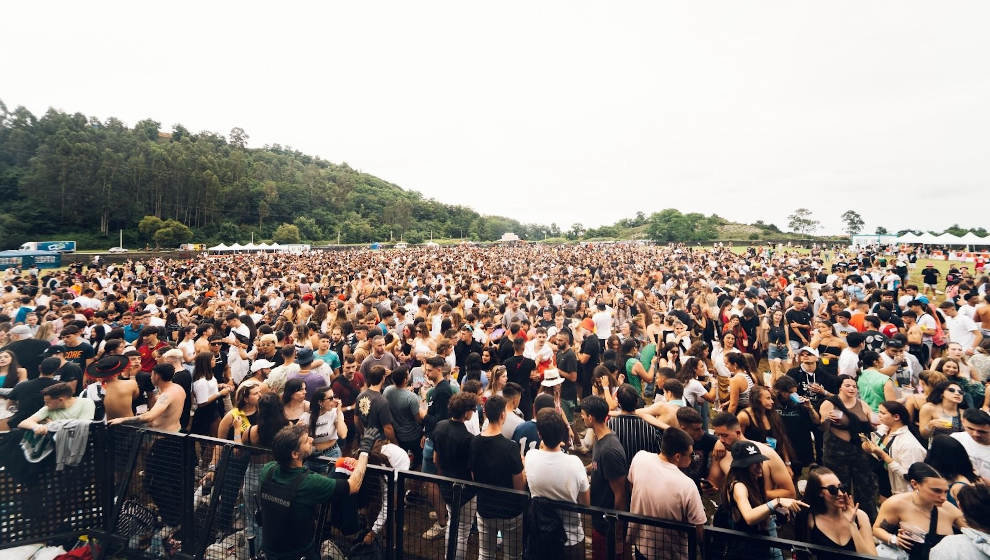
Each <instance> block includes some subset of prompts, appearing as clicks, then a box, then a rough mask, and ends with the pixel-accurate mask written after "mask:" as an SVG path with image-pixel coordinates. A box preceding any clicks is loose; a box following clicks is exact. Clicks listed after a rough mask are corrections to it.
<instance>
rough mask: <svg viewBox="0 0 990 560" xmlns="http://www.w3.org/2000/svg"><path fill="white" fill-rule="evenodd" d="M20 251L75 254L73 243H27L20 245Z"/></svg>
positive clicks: (74, 244) (74, 243)
mask: <svg viewBox="0 0 990 560" xmlns="http://www.w3.org/2000/svg"><path fill="white" fill-rule="evenodd" d="M21 250H22V251H54V252H56V253H75V252H76V242H75V241H28V242H27V243H25V244H23V245H21Z"/></svg>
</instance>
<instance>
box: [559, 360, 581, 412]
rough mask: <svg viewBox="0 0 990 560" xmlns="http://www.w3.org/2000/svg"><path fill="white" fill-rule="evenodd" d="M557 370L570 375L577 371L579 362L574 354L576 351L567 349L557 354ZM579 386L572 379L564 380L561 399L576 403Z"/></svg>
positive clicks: (561, 386)
mask: <svg viewBox="0 0 990 560" xmlns="http://www.w3.org/2000/svg"><path fill="white" fill-rule="evenodd" d="M557 369H558V370H560V371H566V372H569V373H573V372H576V371H577V369H578V361H577V356H576V355H575V354H574V350H571V349H570V348H565V349H563V350H562V351H560V352H557ZM577 386H578V384H577V383H575V382H573V381H571V380H570V379H564V382H563V383H561V385H560V398H561V399H562V400H565V401H576V400H577Z"/></svg>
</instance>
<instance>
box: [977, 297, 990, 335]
mask: <svg viewBox="0 0 990 560" xmlns="http://www.w3.org/2000/svg"><path fill="white" fill-rule="evenodd" d="M973 320H974V321H976V322H977V323H979V324H980V330H981V332H982V333H983V336H984V337H987V336H990V294H984V295H983V303H982V304H981V305H977V306H976V310H975V311H973Z"/></svg>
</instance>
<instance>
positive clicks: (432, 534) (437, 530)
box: [423, 523, 447, 541]
mask: <svg viewBox="0 0 990 560" xmlns="http://www.w3.org/2000/svg"><path fill="white" fill-rule="evenodd" d="M446 531H447V526H446V525H441V524H440V523H434V524H433V526H432V527H430V528H429V529H427V530H426V532H425V533H423V538H424V539H426V540H428V541H432V540H433V539H437V538H440V537H442V536H443V534H444V533H445V532H446Z"/></svg>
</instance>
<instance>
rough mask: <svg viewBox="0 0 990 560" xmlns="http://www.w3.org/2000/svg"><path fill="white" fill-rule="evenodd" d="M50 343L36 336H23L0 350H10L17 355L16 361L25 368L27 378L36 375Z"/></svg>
mask: <svg viewBox="0 0 990 560" xmlns="http://www.w3.org/2000/svg"><path fill="white" fill-rule="evenodd" d="M51 347H52V345H51V344H49V343H47V342H45V341H44V340H38V339H37V338H25V339H24V340H17V341H14V342H11V343H10V344H8V345H6V346H4V347H3V348H0V350H10V351H11V352H13V353H14V355H15V356H17V363H18V364H20V366H21V367H22V368H24V369H26V370H27V376H28V379H34V378H36V377H38V366H39V365H40V364H41V361H42V360H44V359H45V350H47V349H49V348H51Z"/></svg>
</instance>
